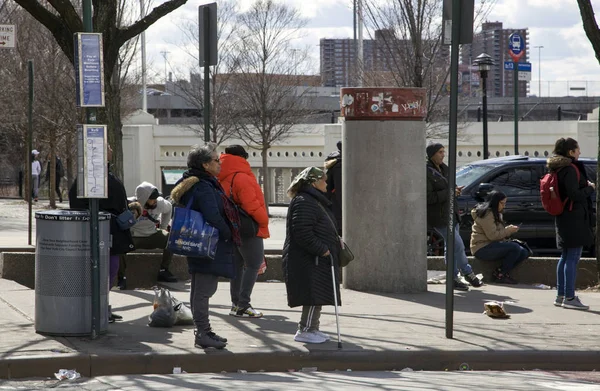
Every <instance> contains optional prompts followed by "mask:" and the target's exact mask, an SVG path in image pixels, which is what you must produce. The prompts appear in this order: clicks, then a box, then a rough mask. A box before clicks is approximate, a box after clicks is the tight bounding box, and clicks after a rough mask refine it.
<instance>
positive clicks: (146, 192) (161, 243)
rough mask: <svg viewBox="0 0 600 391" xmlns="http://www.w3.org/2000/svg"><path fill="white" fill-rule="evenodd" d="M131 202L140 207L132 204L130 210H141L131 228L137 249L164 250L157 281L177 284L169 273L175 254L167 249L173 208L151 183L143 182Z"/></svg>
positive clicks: (175, 279)
mask: <svg viewBox="0 0 600 391" xmlns="http://www.w3.org/2000/svg"><path fill="white" fill-rule="evenodd" d="M130 202H133V203H135V202H137V203H138V204H139V206H137V205H135V204H133V205H132V203H130V205H129V209H137V210H141V215H139V216H137V222H136V223H135V225H134V226H133V227H131V234H132V236H133V243H134V245H135V248H141V249H148V250H150V249H155V248H158V249H162V250H163V256H162V263H161V264H160V270H159V272H158V277H157V279H158V281H164V282H177V278H175V276H174V275H173V274H172V273H171V272H170V271H169V266H170V265H171V260H172V258H173V253H172V252H170V251H169V250H167V249H166V247H167V241H168V240H169V232H168V228H169V223H170V222H171V214H172V213H173V206H172V205H171V203H170V202H169V201H167V200H165V199H164V198H163V197H161V196H160V193H159V192H158V189H157V188H156V186H154V185H153V184H152V183H149V182H142V183H140V185H139V186H138V187H136V189H135V198H133V199H131V198H130ZM136 206H137V208H136Z"/></svg>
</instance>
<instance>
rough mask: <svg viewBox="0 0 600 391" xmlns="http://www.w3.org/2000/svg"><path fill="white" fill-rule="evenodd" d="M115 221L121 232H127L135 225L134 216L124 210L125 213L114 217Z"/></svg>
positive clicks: (127, 210)
mask: <svg viewBox="0 0 600 391" xmlns="http://www.w3.org/2000/svg"><path fill="white" fill-rule="evenodd" d="M116 221H117V225H118V226H119V229H120V230H121V231H125V230H128V229H129V228H131V227H133V226H134V225H135V223H136V220H135V216H134V215H133V213H132V212H131V211H130V210H129V209H126V210H125V212H123V213H121V214H120V215H118V216H116Z"/></svg>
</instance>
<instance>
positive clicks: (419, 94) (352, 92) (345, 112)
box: [340, 88, 426, 119]
mask: <svg viewBox="0 0 600 391" xmlns="http://www.w3.org/2000/svg"><path fill="white" fill-rule="evenodd" d="M425 96H426V95H425V90H424V89H420V88H386V89H382V88H343V89H342V94H341V102H340V106H341V108H340V111H341V115H342V116H343V117H345V118H346V119H420V118H424V117H425V114H426V103H425Z"/></svg>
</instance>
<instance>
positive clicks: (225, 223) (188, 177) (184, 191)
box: [171, 143, 241, 349]
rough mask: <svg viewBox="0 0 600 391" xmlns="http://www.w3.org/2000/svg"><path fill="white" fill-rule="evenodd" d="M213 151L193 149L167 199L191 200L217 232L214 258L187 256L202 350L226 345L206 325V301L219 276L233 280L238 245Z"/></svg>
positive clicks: (211, 148) (236, 221)
mask: <svg viewBox="0 0 600 391" xmlns="http://www.w3.org/2000/svg"><path fill="white" fill-rule="evenodd" d="M215 148H216V146H215V145H214V144H212V143H209V144H206V145H204V146H197V145H196V146H193V147H192V150H191V151H190V153H189V155H188V159H187V166H188V170H187V171H186V172H185V173H184V174H183V178H182V179H181V180H179V182H178V183H177V185H176V186H175V188H174V189H173V191H172V192H171V198H172V199H173V201H175V202H176V203H177V204H179V205H187V203H188V201H189V200H190V198H193V201H192V202H191V209H192V210H195V211H198V212H200V213H201V214H202V216H203V217H204V220H205V221H206V222H207V223H208V224H210V225H211V226H213V227H215V228H216V229H217V230H218V231H219V240H218V243H217V249H216V253H215V256H214V258H211V257H208V256H206V257H190V256H188V257H187V260H188V270H189V272H190V274H191V275H192V282H191V292H190V304H191V306H192V313H193V316H194V323H195V325H196V339H195V346H196V347H199V348H203V349H204V348H217V349H223V348H224V347H225V346H226V343H227V339H225V338H223V337H220V336H219V335H217V334H215V333H214V332H213V331H212V328H211V326H210V321H209V319H208V300H209V299H210V298H211V297H212V295H214V293H215V292H216V291H217V283H218V278H219V277H226V278H233V277H234V274H235V264H234V251H235V246H239V245H240V243H241V241H240V234H239V228H238V227H239V216H238V213H237V210H236V208H235V205H233V204H232V203H231V201H230V200H229V198H228V197H227V195H225V193H224V192H223V189H222V188H221V185H220V184H219V182H218V180H217V178H216V177H217V175H219V171H220V170H221V162H220V161H219V155H218V154H217V152H216V150H215Z"/></svg>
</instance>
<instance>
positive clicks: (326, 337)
mask: <svg viewBox="0 0 600 391" xmlns="http://www.w3.org/2000/svg"><path fill="white" fill-rule="evenodd" d="M313 333H315V334H317V335H318V336H320V337H323V338H325V339H326V340H327V341H329V340H330V339H331V337H330V336H329V334H325V333H324V332H322V331H321V330H313Z"/></svg>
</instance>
